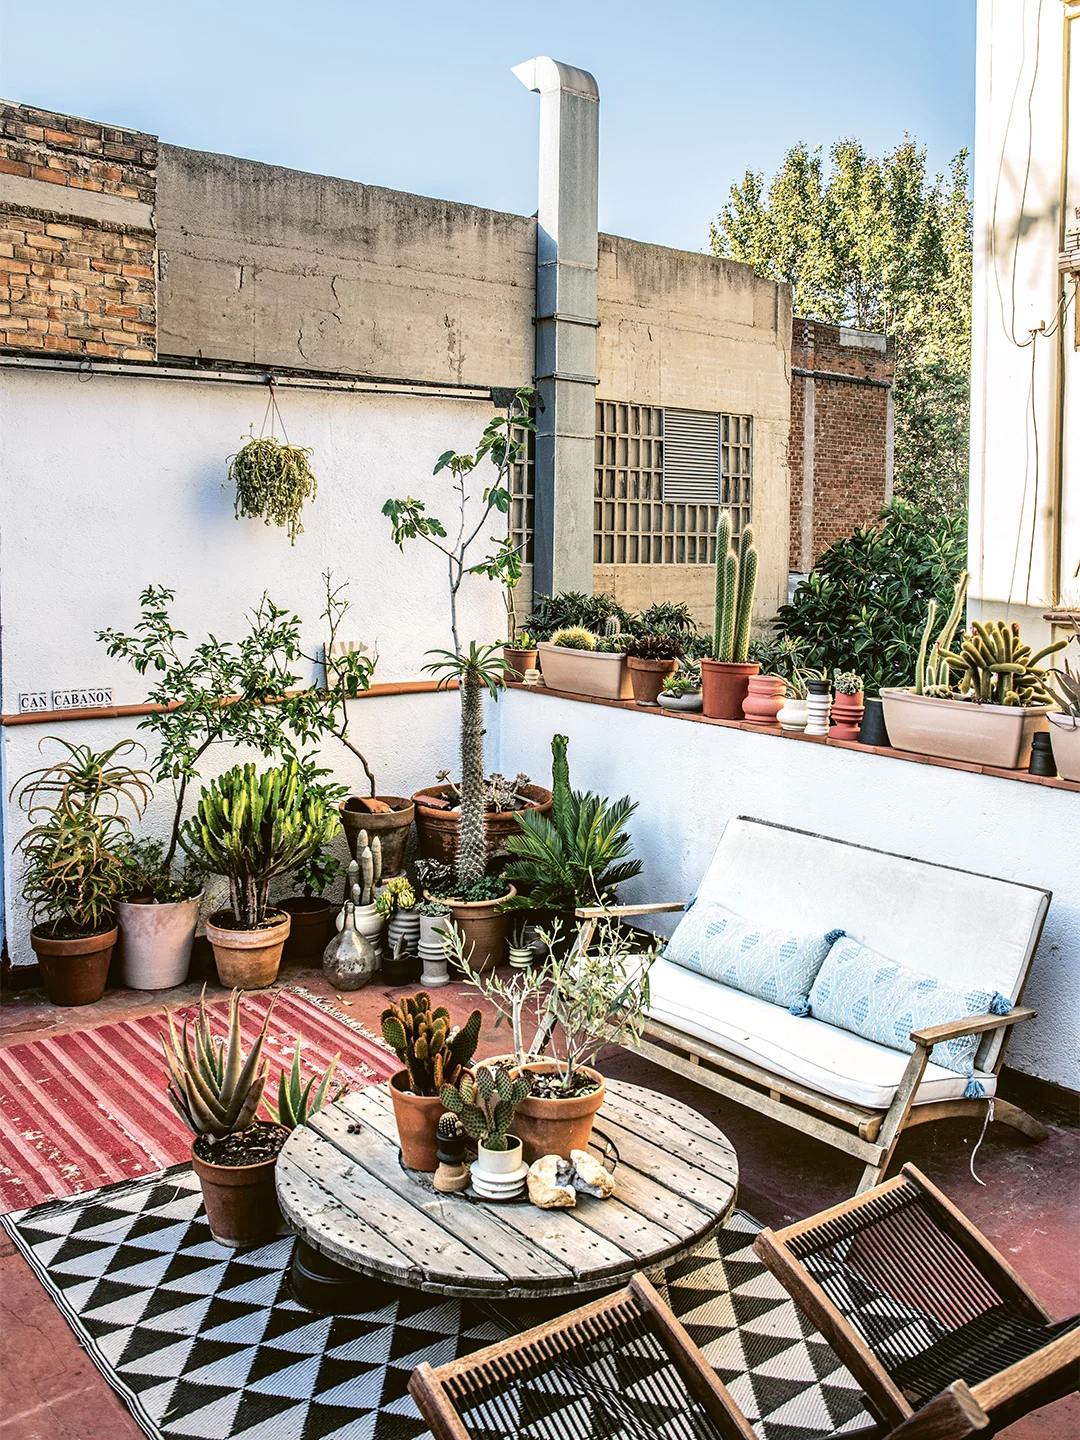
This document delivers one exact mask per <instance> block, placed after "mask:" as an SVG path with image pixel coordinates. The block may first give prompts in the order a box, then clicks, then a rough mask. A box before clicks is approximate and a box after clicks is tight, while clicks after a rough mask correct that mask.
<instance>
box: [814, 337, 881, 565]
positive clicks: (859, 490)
mask: <svg viewBox="0 0 1080 1440" xmlns="http://www.w3.org/2000/svg"><path fill="white" fill-rule="evenodd" d="M791 368H792V375H791V431H790V438H789V442H788V462H789V466H790V473H791V512H790V526H791V530H790V564H791V568H792V570H797V571H806V570H808V569H810V568H811V566H812V565H813V564H814V563H816V561H817V560H818V558H819V557H820V556H821V555H822V553H823V552H824V551H825V550H827V549H828V548H829V546H830V545H832V544H833V543H834V542H835V541H836V540H839V539H842V538H843V537H844V536H845V535H850V534H851V532H852V531H853V530H854V529H856V528H857V527H858V526H860V525H866V524H868V523H869V522H870V521H872V520H874V519H875V518H876V517H877V514H878V512H879V511H880V510H881V508H882V506H883V505H885V503H886V502H887V500H888V497H889V494H890V492H891V489H892V404H891V390H890V386H891V383H892V379H893V373H894V364H893V351H892V342H891V341H889V340H887V339H886V337H885V336H883V335H872V334H868V333H867V332H865V331H859V330H845V329H841V328H840V327H839V326H836V325H823V324H819V323H818V322H816V321H813V320H801V319H796V320H794V321H793V324H792V346H791ZM808 415H809V416H810V419H809V422H808V419H807V417H808Z"/></svg>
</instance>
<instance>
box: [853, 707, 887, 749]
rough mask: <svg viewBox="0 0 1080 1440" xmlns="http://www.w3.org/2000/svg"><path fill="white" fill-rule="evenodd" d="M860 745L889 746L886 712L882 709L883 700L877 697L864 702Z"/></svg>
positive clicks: (860, 727)
mask: <svg viewBox="0 0 1080 1440" xmlns="http://www.w3.org/2000/svg"><path fill="white" fill-rule="evenodd" d="M859 744H860V745H888V744H889V732H888V730H887V729H886V728H885V711H884V710H883V709H882V705H881V699H880V697H879V696H877V695H871V696H870V698H869V699H868V700H864V701H863V718H862V724H861V725H860V726H859Z"/></svg>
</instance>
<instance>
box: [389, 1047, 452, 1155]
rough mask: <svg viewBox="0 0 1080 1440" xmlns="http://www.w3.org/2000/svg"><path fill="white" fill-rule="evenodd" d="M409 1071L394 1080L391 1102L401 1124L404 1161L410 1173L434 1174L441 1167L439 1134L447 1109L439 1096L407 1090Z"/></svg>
mask: <svg viewBox="0 0 1080 1440" xmlns="http://www.w3.org/2000/svg"><path fill="white" fill-rule="evenodd" d="M408 1084H409V1072H408V1071H407V1070H399V1071H398V1072H397V1074H396V1075H392V1076H391V1077H390V1100H391V1103H392V1104H393V1107H394V1120H395V1121H396V1122H397V1132H398V1141H399V1142H400V1144H401V1159H402V1161H403V1163H404V1164H405V1165H406V1166H407V1167H408V1169H410V1170H425V1171H428V1172H434V1171H436V1170H437V1169H438V1168H439V1157H438V1155H437V1154H436V1153H435V1149H436V1147H435V1131H436V1129H437V1127H438V1124H439V1120H440V1118H441V1116H442V1113H443V1111H444V1110H445V1109H446V1106H445V1105H444V1104H443V1103H442V1101H441V1100H440V1099H439V1097H438V1095H413V1094H411V1093H410V1092H409V1090H408V1089H407V1086H408Z"/></svg>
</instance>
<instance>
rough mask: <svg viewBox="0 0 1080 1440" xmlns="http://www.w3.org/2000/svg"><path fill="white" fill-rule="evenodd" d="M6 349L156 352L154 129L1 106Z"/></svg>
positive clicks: (138, 356) (0, 266)
mask: <svg viewBox="0 0 1080 1440" xmlns="http://www.w3.org/2000/svg"><path fill="white" fill-rule="evenodd" d="M0 121H2V136H0V346H2V347H3V348H7V349H17V350H30V351H38V352H41V351H53V352H56V353H64V354H76V355H92V356H97V357H101V358H109V359H121V360H153V359H154V357H155V339H156V325H157V300H156V280H155V276H156V268H155V250H154V247H155V239H154V228H153V225H154V222H153V207H154V203H155V199H156V183H157V155H158V142H157V136H155V135H143V134H140V133H139V132H138V131H135V130H122V129H118V128H117V127H115V126H111V125H98V124H95V123H93V122H92V121H88V120H80V119H76V118H74V117H72V116H69V115H57V114H53V113H52V112H50V111H44V110H35V109H32V108H31V107H29V106H25V105H15V104H11V103H8V102H0Z"/></svg>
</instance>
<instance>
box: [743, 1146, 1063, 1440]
mask: <svg viewBox="0 0 1080 1440" xmlns="http://www.w3.org/2000/svg"><path fill="white" fill-rule="evenodd" d="M754 1250H755V1252H756V1253H757V1254H758V1256H759V1257H760V1258H761V1260H762V1261H763V1262H764V1263H765V1264H766V1265H767V1266H768V1267H769V1269H770V1270H771V1271H772V1272H773V1274H774V1275H775V1276H776V1277H777V1279H778V1280H779V1281H780V1283H781V1284H782V1285H783V1286H784V1287H785V1289H786V1290H787V1291H788V1292H789V1294H790V1295H791V1296H792V1298H793V1299H794V1301H795V1302H796V1304H797V1305H798V1306H799V1307H800V1308H801V1309H802V1310H803V1311H804V1312H805V1313H806V1314H807V1315H808V1316H809V1318H810V1319H811V1320H812V1321H813V1322H814V1324H815V1325H817V1327H818V1328H819V1330H820V1331H821V1332H822V1334H823V1335H824V1336H825V1338H826V1339H827V1340H828V1341H829V1342H830V1343H831V1344H832V1346H833V1348H834V1349H835V1350H836V1352H837V1354H838V1355H839V1356H840V1359H841V1360H842V1361H843V1362H844V1364H845V1365H846V1366H847V1367H848V1369H849V1370H850V1371H851V1373H852V1374H853V1375H854V1376H855V1378H856V1379H857V1380H858V1381H859V1383H860V1384H861V1385H862V1386H863V1388H864V1390H865V1392H866V1398H867V1402H868V1408H869V1409H870V1410H871V1413H873V1414H876V1415H877V1416H878V1417H879V1419H880V1420H881V1421H882V1423H883V1424H885V1425H886V1426H900V1428H899V1429H898V1430H896V1431H895V1433H896V1434H897V1435H903V1436H908V1435H912V1436H914V1435H916V1434H922V1433H924V1432H923V1430H922V1428H921V1425H922V1424H923V1423H925V1418H926V1415H925V1414H924V1415H923V1416H921V1417H919V1418H918V1420H917V1421H916V1420H913V1419H912V1417H913V1416H915V1413H916V1412H917V1411H920V1410H922V1409H923V1407H926V1414H928V1413H930V1412H931V1411H936V1412H938V1413H939V1414H942V1415H946V1414H947V1415H950V1416H952V1417H953V1420H954V1422H955V1423H954V1424H953V1426H952V1428H950V1429H948V1430H945V1429H943V1430H941V1432H940V1433H941V1434H942V1435H943V1436H944V1435H945V1434H948V1435H949V1436H950V1437H952V1436H953V1435H954V1434H955V1435H957V1436H960V1435H966V1434H970V1433H974V1431H976V1430H981V1431H986V1430H987V1429H988V1427H989V1428H990V1433H993V1431H994V1430H996V1429H999V1428H1001V1427H1002V1426H1003V1425H1006V1424H1011V1423H1012V1421H1013V1420H1015V1419H1017V1418H1018V1417H1019V1416H1020V1415H1024V1414H1027V1413H1028V1412H1029V1411H1030V1410H1033V1409H1036V1408H1037V1407H1038V1406H1040V1405H1045V1404H1048V1403H1049V1402H1050V1401H1052V1400H1055V1399H1058V1398H1059V1397H1060V1396H1062V1395H1066V1394H1068V1393H1069V1392H1070V1391H1071V1390H1072V1389H1074V1388H1075V1387H1076V1384H1077V1375H1076V1369H1077V1362H1078V1360H1080V1328H1078V1327H1080V1316H1074V1317H1072V1318H1071V1319H1069V1320H1063V1321H1060V1322H1057V1323H1055V1322H1054V1321H1053V1320H1052V1319H1051V1317H1050V1315H1049V1314H1048V1313H1047V1311H1046V1310H1044V1309H1043V1307H1042V1306H1041V1305H1040V1303H1039V1301H1038V1300H1037V1299H1036V1298H1035V1296H1034V1295H1033V1294H1032V1293H1031V1292H1030V1291H1029V1290H1028V1289H1027V1287H1026V1286H1025V1285H1024V1283H1023V1281H1021V1279H1020V1278H1019V1276H1018V1275H1017V1274H1016V1273H1015V1271H1013V1270H1012V1268H1011V1267H1010V1266H1009V1265H1008V1264H1007V1263H1006V1261H1005V1260H1004V1259H1003V1258H1002V1257H1001V1256H1000V1255H999V1254H998V1253H997V1251H996V1250H994V1249H993V1247H992V1246H991V1245H989V1244H988V1242H987V1241H986V1239H985V1238H984V1237H983V1236H982V1235H981V1234H980V1232H979V1231H978V1230H976V1229H975V1227H974V1226H972V1225H971V1224H970V1223H969V1222H968V1221H967V1220H966V1219H965V1218H964V1216H963V1215H962V1214H961V1213H960V1211H959V1210H957V1209H956V1208H955V1206H953V1205H952V1204H951V1203H950V1202H949V1201H948V1200H947V1199H946V1198H945V1196H944V1195H942V1193H941V1192H940V1191H939V1190H937V1189H936V1188H935V1187H934V1186H933V1185H931V1184H930V1182H929V1181H928V1180H927V1179H926V1178H925V1177H924V1176H923V1175H922V1174H920V1172H919V1171H918V1170H917V1169H915V1167H914V1166H913V1165H905V1166H904V1168H903V1172H902V1173H901V1174H900V1175H899V1176H897V1177H896V1179H894V1180H889V1181H887V1182H886V1183H885V1184H883V1185H879V1186H877V1187H876V1188H875V1189H873V1190H870V1191H867V1192H866V1193H865V1194H863V1195H860V1196H857V1197H856V1198H855V1199H854V1200H849V1201H847V1202H845V1203H844V1204H843V1205H838V1206H836V1207H835V1208H834V1209H833V1210H827V1211H825V1212H824V1213H823V1214H821V1215H818V1216H814V1217H812V1218H811V1219H809V1220H805V1221H802V1222H801V1223H799V1224H796V1225H790V1226H788V1227H787V1228H786V1229H785V1230H781V1231H780V1232H779V1233H777V1234H774V1233H773V1232H772V1231H771V1230H764V1231H762V1232H761V1234H760V1235H759V1236H758V1237H757V1239H756V1240H755V1242H754ZM931 1402H934V1403H933V1404H931ZM980 1416H981V1417H982V1419H981V1420H980V1419H979V1417H980ZM964 1426H967V1427H968V1428H963V1427H964ZM926 1433H933V1434H937V1433H938V1431H936V1430H932V1431H928V1432H926Z"/></svg>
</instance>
